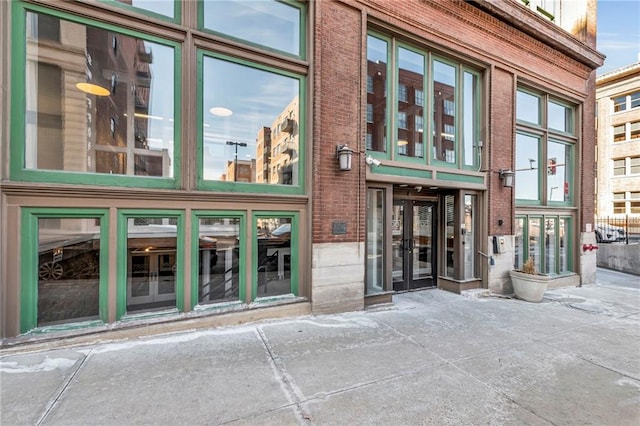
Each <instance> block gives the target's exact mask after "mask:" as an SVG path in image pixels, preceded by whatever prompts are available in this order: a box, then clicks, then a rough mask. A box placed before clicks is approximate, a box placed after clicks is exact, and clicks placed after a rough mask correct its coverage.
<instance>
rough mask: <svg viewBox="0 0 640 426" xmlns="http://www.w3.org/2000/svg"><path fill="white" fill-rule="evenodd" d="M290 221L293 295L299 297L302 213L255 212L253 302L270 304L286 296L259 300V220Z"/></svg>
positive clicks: (253, 227)
mask: <svg viewBox="0 0 640 426" xmlns="http://www.w3.org/2000/svg"><path fill="white" fill-rule="evenodd" d="M272 218H275V219H289V220H290V221H291V236H290V244H291V247H290V252H291V255H290V256H291V257H290V264H291V289H290V290H291V292H290V293H291V294H293V296H294V297H297V296H298V295H299V285H300V282H299V266H298V264H299V258H298V255H299V252H300V244H299V235H300V231H299V226H300V213H298V212H290V211H286V212H283V211H254V213H253V219H252V232H251V241H252V242H251V244H252V253H253V256H252V259H251V263H252V264H251V269H252V271H254V272H253V274H252V276H253V282H252V292H251V293H252V294H251V300H252V301H256V299H258V300H257V301H258V302H270V301H273V300H275V299H280V298H282V297H287V295H284V296H280V295H278V296H266V297H261V298H258V273H257V271H258V257H259V256H258V238H259V234H258V220H259V219H272Z"/></svg>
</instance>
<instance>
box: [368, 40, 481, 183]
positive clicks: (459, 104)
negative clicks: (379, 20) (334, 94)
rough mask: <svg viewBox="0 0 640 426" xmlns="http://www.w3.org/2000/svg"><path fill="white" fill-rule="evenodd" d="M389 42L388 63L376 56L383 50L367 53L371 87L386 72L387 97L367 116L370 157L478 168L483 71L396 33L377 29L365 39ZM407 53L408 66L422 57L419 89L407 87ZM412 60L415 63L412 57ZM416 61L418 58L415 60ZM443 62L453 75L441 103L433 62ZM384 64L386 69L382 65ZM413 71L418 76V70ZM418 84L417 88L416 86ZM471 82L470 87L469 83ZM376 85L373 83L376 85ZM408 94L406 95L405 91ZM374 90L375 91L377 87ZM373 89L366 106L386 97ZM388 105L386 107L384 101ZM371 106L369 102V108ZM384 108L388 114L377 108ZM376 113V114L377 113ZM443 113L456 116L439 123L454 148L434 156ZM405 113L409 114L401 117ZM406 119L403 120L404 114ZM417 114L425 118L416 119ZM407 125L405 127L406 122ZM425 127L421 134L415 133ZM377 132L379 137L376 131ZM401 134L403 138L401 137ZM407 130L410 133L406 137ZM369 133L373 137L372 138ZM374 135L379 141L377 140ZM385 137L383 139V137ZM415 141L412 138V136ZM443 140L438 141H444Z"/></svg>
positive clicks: (457, 167)
mask: <svg viewBox="0 0 640 426" xmlns="http://www.w3.org/2000/svg"><path fill="white" fill-rule="evenodd" d="M374 39H375V40H376V41H380V42H383V43H386V64H383V63H381V60H380V59H379V58H378V56H379V55H378V53H381V52H379V51H375V52H369V51H368V53H367V76H368V78H367V87H368V88H369V86H370V83H369V77H371V75H372V73H375V74H377V75H378V76H379V75H381V74H380V73H382V72H384V73H385V79H386V81H385V84H384V97H385V99H384V101H383V102H382V101H381V102H379V103H380V105H378V106H377V108H376V107H373V109H374V114H373V115H374V116H375V117H374V119H373V120H370V119H369V118H370V115H369V114H367V116H366V117H365V123H364V125H365V126H366V129H367V130H366V133H367V138H368V140H369V138H370V140H371V143H368V144H367V148H366V150H367V155H371V156H372V157H373V158H376V159H380V160H397V161H400V162H403V163H408V164H416V165H433V166H438V167H445V168H451V169H459V170H476V171H477V170H478V167H479V163H480V155H479V147H480V146H481V137H482V136H481V127H482V126H481V120H482V118H483V116H484V112H483V110H482V105H483V104H482V101H481V98H482V95H483V91H482V76H483V74H482V71H481V70H479V69H474V68H472V67H470V66H468V65H466V64H464V63H463V62H461V61H458V60H456V59H451V58H447V57H444V56H441V55H436V54H435V53H434V52H432V51H430V50H428V49H426V48H420V47H416V46H413V45H410V44H407V43H404V42H401V41H399V40H398V39H396V38H395V37H391V36H386V35H384V34H381V33H378V32H376V31H368V32H367V40H368V41H369V42H372V41H373V40H374ZM402 55H404V56H405V57H406V59H405V65H404V67H405V68H406V67H407V64H408V62H407V60H408V59H409V56H412V55H413V56H417V55H420V56H422V57H423V63H422V64H419V65H420V66H421V67H422V76H421V77H422V81H421V82H420V83H419V84H417V85H416V86H415V87H409V86H408V84H410V82H411V80H412V79H411V75H410V74H411V72H410V71H409V68H407V69H405V68H402V69H401V65H402V64H401V60H400V59H401V56H402ZM409 62H411V61H409ZM411 63H412V64H413V63H415V64H417V62H416V61H413V62H411ZM436 64H440V65H441V66H444V67H450V68H451V69H452V70H453V74H452V75H451V76H450V79H451V80H452V86H451V87H452V93H451V96H450V97H451V98H452V99H454V100H453V101H451V100H450V99H449V100H448V103H447V104H446V105H445V104H442V105H441V106H437V105H436V104H437V102H436V96H437V92H438V90H436V82H435V80H434V79H435V78H436V73H435V66H436ZM380 68H384V69H380ZM414 73H416V74H418V73H417V72H415V71H414ZM418 86H419V87H418ZM469 86H471V87H469ZM375 87H377V86H376V85H375V84H374V88H375ZM405 91H406V94H407V96H406V97H405V96H404V94H405ZM374 92H375V90H374ZM375 95H376V93H371V92H370V91H369V90H367V104H368V105H373V103H374V102H375V103H376V104H377V103H378V98H381V97H382V96H383V94H382V91H381V90H379V93H377V96H375ZM383 103H384V106H383V105H382V104H383ZM368 105H367V106H368ZM416 106H417V107H419V108H421V109H422V113H421V114H419V115H417V116H415V115H412V116H410V115H408V113H407V112H408V111H412V110H413V109H412V108H415V107H416ZM383 107H384V111H385V113H384V114H382V113H381V112H380V111H379V110H381V109H382V108H383ZM376 111H378V113H376ZM437 111H438V112H440V113H441V114H440V115H441V116H445V115H446V116H447V117H453V118H452V120H453V122H452V123H440V126H439V128H438V135H439V136H438V137H439V138H440V139H443V136H442V135H445V136H444V138H445V139H447V141H452V142H453V149H452V150H451V149H448V150H447V152H446V153H445V152H444V151H443V152H442V153H440V155H439V156H440V158H436V155H435V154H434V150H435V145H436V144H435V136H433V135H434V132H435V130H436V127H435V126H436V122H435V113H436V112H437ZM402 114H405V115H402ZM405 116H406V117H407V120H406V123H404V121H403V120H404V117H405ZM417 117H419V118H420V119H421V121H418V120H416V118H417ZM405 124H406V126H405ZM419 128H420V129H421V130H422V132H421V133H422V135H421V137H416V135H415V133H416V132H419V130H418V129H419ZM374 132H377V133H378V134H377V135H374ZM401 134H402V136H401ZM405 134H406V135H405ZM369 135H371V137H370V136H369ZM376 136H377V138H378V140H376ZM380 138H383V141H380V140H379V139H380ZM409 139H411V140H409ZM440 139H439V140H440Z"/></svg>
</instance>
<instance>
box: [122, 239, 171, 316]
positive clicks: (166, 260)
mask: <svg viewBox="0 0 640 426" xmlns="http://www.w3.org/2000/svg"><path fill="white" fill-rule="evenodd" d="M129 259H130V260H129V262H130V263H129V268H130V269H129V283H128V286H127V311H135V310H141V309H149V308H155V307H162V306H173V305H175V300H176V278H175V265H176V254H175V251H172V252H167V253H140V254H138V253H134V254H131V255H130V258H129Z"/></svg>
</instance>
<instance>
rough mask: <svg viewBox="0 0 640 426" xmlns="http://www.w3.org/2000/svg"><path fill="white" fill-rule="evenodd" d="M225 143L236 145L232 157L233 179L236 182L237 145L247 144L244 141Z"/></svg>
mask: <svg viewBox="0 0 640 426" xmlns="http://www.w3.org/2000/svg"><path fill="white" fill-rule="evenodd" d="M227 145H233V146H235V147H236V149H235V158H234V159H233V181H234V182H237V181H238V147H239V146H243V147H244V146H247V144H246V143H244V142H234V141H227Z"/></svg>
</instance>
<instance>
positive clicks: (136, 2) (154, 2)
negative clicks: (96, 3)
mask: <svg viewBox="0 0 640 426" xmlns="http://www.w3.org/2000/svg"><path fill="white" fill-rule="evenodd" d="M100 1H103V2H111V3H113V2H115V3H116V4H119V5H120V6H122V7H131V8H132V9H133V10H136V9H140V10H141V11H144V12H152V13H155V14H158V15H161V16H166V17H168V18H171V19H175V18H176V17H178V16H179V15H180V13H179V11H180V2H178V1H175V0H100Z"/></svg>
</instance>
